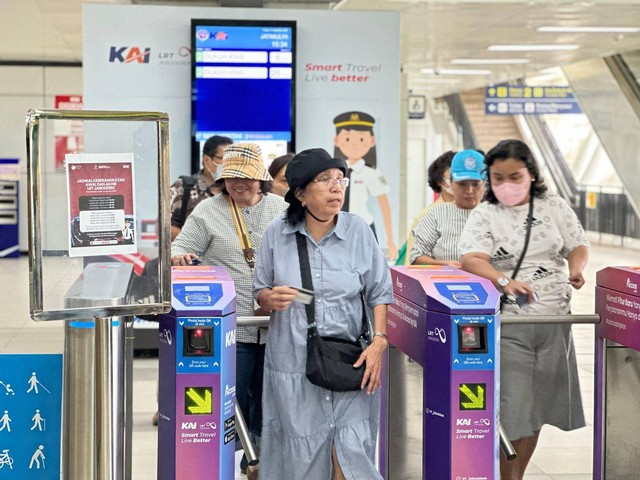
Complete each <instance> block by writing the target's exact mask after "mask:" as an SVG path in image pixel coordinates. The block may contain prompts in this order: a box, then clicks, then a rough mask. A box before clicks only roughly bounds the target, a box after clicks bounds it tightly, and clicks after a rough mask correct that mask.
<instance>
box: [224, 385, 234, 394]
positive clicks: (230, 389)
mask: <svg viewBox="0 0 640 480" xmlns="http://www.w3.org/2000/svg"><path fill="white" fill-rule="evenodd" d="M235 393H236V386H235V385H234V386H233V387H230V386H229V385H225V386H224V396H225V397H228V396H229V395H234V394H235Z"/></svg>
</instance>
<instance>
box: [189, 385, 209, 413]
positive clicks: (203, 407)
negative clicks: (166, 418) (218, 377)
mask: <svg viewBox="0 0 640 480" xmlns="http://www.w3.org/2000/svg"><path fill="white" fill-rule="evenodd" d="M211 390H212V388H211V387H188V388H185V390H184V406H185V413H186V414H187V415H207V414H208V415H210V414H211V413H212V412H213V398H212V395H211Z"/></svg>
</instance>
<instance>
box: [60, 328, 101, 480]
mask: <svg viewBox="0 0 640 480" xmlns="http://www.w3.org/2000/svg"><path fill="white" fill-rule="evenodd" d="M64 329H65V335H64V418H63V426H62V451H63V457H62V458H63V461H62V478H64V479H66V480H93V479H95V478H96V455H95V410H94V408H93V405H94V401H95V392H94V379H95V369H94V356H95V348H94V346H95V340H94V338H95V337H94V332H95V329H94V322H93V321H89V320H87V321H85V322H65V325H64Z"/></svg>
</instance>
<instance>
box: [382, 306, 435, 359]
mask: <svg viewBox="0 0 640 480" xmlns="http://www.w3.org/2000/svg"><path fill="white" fill-rule="evenodd" d="M426 315H427V311H426V310H425V309H424V308H422V307H419V306H418V305H416V304H415V303H411V302H410V301H408V300H405V299H404V298H402V297H399V296H397V295H396V297H395V299H394V303H393V305H389V321H388V324H387V335H388V336H389V342H390V343H391V344H392V345H394V346H396V347H398V348H399V349H400V350H402V352H403V353H404V354H405V355H408V356H409V357H411V358H412V359H413V360H415V361H416V362H418V364H420V365H421V366H422V367H424V366H425V354H426V349H425V348H424V341H425V338H427V322H426V321H425V318H426Z"/></svg>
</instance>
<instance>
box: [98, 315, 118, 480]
mask: <svg viewBox="0 0 640 480" xmlns="http://www.w3.org/2000/svg"><path fill="white" fill-rule="evenodd" d="M111 344H112V338H111V318H96V455H97V458H96V467H97V473H98V474H97V479H98V480H112V474H113V471H114V469H113V465H112V462H113V456H112V455H111V451H112V443H113V426H112V425H111V419H112V418H113V398H112V377H111V373H112V371H111V364H112V361H113V359H112V351H111Z"/></svg>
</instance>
